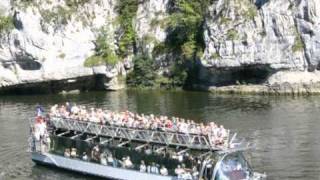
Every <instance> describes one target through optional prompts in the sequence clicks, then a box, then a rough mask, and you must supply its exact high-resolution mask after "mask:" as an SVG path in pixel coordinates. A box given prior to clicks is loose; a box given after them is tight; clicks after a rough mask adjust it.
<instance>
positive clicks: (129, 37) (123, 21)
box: [116, 0, 138, 57]
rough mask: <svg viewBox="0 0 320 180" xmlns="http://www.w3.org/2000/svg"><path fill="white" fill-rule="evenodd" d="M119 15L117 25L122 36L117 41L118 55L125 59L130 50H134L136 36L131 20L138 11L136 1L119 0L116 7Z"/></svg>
mask: <svg viewBox="0 0 320 180" xmlns="http://www.w3.org/2000/svg"><path fill="white" fill-rule="evenodd" d="M116 10H117V12H118V14H119V16H118V23H119V24H120V26H121V30H122V34H121V35H120V40H119V55H120V56H121V57H125V56H127V55H128V53H129V51H128V50H130V49H132V48H134V44H135V39H136V34H135V30H134V27H133V18H134V17H135V16H136V12H137V10H138V0H119V1H118V4H117V6H116Z"/></svg>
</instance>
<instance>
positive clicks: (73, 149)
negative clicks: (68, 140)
mask: <svg viewBox="0 0 320 180" xmlns="http://www.w3.org/2000/svg"><path fill="white" fill-rule="evenodd" d="M70 157H72V158H76V157H77V149H76V148H71V153H70Z"/></svg>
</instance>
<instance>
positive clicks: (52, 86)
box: [0, 77, 320, 96]
mask: <svg viewBox="0 0 320 180" xmlns="http://www.w3.org/2000/svg"><path fill="white" fill-rule="evenodd" d="M118 87H120V88H117V89H104V88H101V86H100V85H99V83H98V81H97V80H96V79H94V78H90V77H85V78H80V79H78V80H77V81H76V82H72V83H71V82H70V81H69V82H68V81H67V80H65V81H52V82H41V83H29V84H21V85H15V86H10V87H6V88H0V95H6V94H69V93H70V94H74V93H75V92H76V94H78V93H80V92H87V91H97V90H98V91H118V90H123V89H129V90H130V89H132V90H154V91H158V90H161V91H163V90H174V91H195V92H196V91H205V92H211V93H216V94H240V95H241V94H248V95H279V96H282V95H294V96H300V95H320V83H312V84H298V83H295V84H290V83H283V84H277V83H276V84H272V85H269V84H260V85H228V86H204V85H193V86H192V87H191V88H188V89H183V88H181V87H175V88H169V89H168V88H161V87H153V88H148V87H138V88H133V87H127V86H126V85H125V84H123V85H118Z"/></svg>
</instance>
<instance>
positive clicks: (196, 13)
mask: <svg viewBox="0 0 320 180" xmlns="http://www.w3.org/2000/svg"><path fill="white" fill-rule="evenodd" d="M171 3H172V7H174V9H173V10H172V11H171V12H170V15H169V17H168V18H167V19H165V20H162V21H161V23H162V24H165V25H166V28H167V33H168V35H167V38H166V40H165V42H164V43H159V44H157V45H156V46H155V48H154V50H153V55H160V54H163V53H172V54H174V55H175V57H176V59H175V61H174V63H173V64H172V65H171V68H170V74H169V75H167V77H162V76H161V77H157V79H156V81H157V82H156V83H157V84H158V85H160V86H166V87H169V88H171V87H178V86H184V85H185V84H186V82H187V79H188V76H190V74H189V72H190V73H193V72H191V71H190V69H189V68H190V67H194V63H195V62H196V61H197V59H199V58H200V57H201V56H202V54H203V50H204V47H205V43H204V39H203V31H204V30H203V24H204V20H205V15H206V13H207V7H208V6H209V3H210V0H198V1H194V0H172V2H171ZM156 22H157V21H155V20H154V22H153V23H152V24H155V23H156Z"/></svg>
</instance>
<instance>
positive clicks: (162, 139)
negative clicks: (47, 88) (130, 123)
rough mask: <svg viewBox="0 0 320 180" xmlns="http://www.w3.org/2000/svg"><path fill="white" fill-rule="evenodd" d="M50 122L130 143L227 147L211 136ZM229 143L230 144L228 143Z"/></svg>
mask: <svg viewBox="0 0 320 180" xmlns="http://www.w3.org/2000/svg"><path fill="white" fill-rule="evenodd" d="M50 122H51V123H52V125H53V126H54V127H55V128H57V129H64V130H67V131H77V132H82V133H89V134H93V135H97V136H104V137H111V138H121V139H125V140H128V141H139V142H145V143H157V144H162V145H166V146H179V147H185V148H188V149H196V150H204V151H205V150H207V151H208V150H210V151H221V150H225V149H226V148H225V147H221V146H217V145H215V144H211V143H210V142H212V141H211V140H210V136H206V135H198V134H185V133H178V132H170V131H159V130H146V129H133V128H126V127H119V126H109V125H101V124H98V123H95V122H89V121H78V120H74V119H67V118H62V117H51V118H50ZM228 143H229V142H228Z"/></svg>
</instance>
